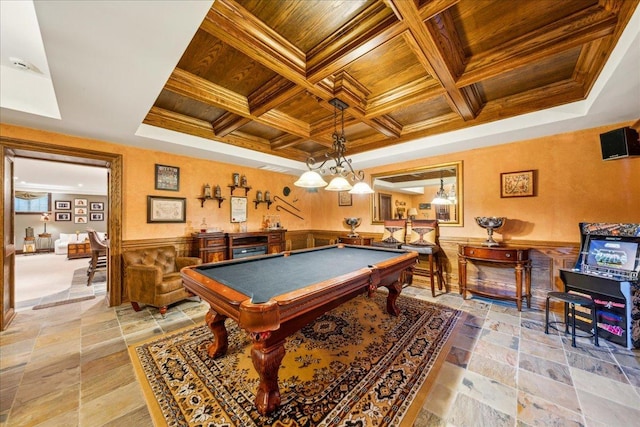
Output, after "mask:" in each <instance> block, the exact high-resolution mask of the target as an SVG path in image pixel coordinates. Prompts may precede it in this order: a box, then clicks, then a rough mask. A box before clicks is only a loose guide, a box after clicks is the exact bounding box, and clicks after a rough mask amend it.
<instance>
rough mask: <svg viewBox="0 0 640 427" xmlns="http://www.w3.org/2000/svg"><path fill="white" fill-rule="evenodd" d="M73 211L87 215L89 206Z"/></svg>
mask: <svg viewBox="0 0 640 427" xmlns="http://www.w3.org/2000/svg"><path fill="white" fill-rule="evenodd" d="M73 213H75V214H76V215H86V214H87V208H75V209H74V212H73Z"/></svg>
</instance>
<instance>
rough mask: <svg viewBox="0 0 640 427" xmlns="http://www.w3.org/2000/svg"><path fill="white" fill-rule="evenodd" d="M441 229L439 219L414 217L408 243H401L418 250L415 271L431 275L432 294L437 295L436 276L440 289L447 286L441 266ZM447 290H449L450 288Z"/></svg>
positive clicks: (405, 246) (406, 247)
mask: <svg viewBox="0 0 640 427" xmlns="http://www.w3.org/2000/svg"><path fill="white" fill-rule="evenodd" d="M438 237H439V229H438V220H435V219H414V220H413V221H411V233H410V235H409V238H408V239H407V240H408V241H407V243H405V244H403V245H401V246H400V247H401V248H402V249H406V250H411V251H416V252H418V266H417V267H416V268H415V270H414V272H415V274H417V275H421V276H429V279H430V280H431V296H433V297H435V296H436V291H435V277H436V276H437V277H438V289H439V290H442V287H443V285H444V286H445V288H447V284H446V282H445V281H444V277H443V275H442V268H441V266H440V262H439V261H440V260H439V256H438V254H439V252H440V246H439V245H438ZM446 292H449V290H448V288H447V289H446Z"/></svg>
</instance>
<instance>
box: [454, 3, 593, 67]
mask: <svg viewBox="0 0 640 427" xmlns="http://www.w3.org/2000/svg"><path fill="white" fill-rule="evenodd" d="M597 3H598V0H562V1H557V0H533V1H509V2H508V5H507V4H506V3H505V2H504V1H483V0H481V1H461V2H459V3H457V4H456V5H454V6H453V7H452V8H451V11H452V16H453V19H454V24H455V27H456V28H457V29H458V34H459V36H460V39H461V40H462V42H463V47H464V50H465V53H466V55H467V56H468V57H469V56H473V55H477V54H479V53H481V52H485V51H488V50H491V49H493V48H496V47H499V46H501V45H503V44H505V43H508V42H509V41H510V40H513V39H515V38H517V37H521V36H524V35H526V34H528V33H531V32H534V31H535V30H536V29H538V28H542V27H544V26H546V25H548V24H551V23H553V22H556V21H559V20H561V19H563V18H566V17H568V16H571V15H572V14H574V13H577V12H579V11H581V10H584V9H587V8H589V7H591V6H594V5H597ZM488 29H491V31H487V30H488Z"/></svg>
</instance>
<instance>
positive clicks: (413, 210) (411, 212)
mask: <svg viewBox="0 0 640 427" xmlns="http://www.w3.org/2000/svg"><path fill="white" fill-rule="evenodd" d="M407 215H409V216H410V217H414V216H418V209H416V208H409V211H408V212H407Z"/></svg>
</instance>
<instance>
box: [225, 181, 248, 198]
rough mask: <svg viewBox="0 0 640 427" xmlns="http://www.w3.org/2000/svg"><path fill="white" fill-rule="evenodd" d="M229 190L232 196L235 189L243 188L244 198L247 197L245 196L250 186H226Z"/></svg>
mask: <svg viewBox="0 0 640 427" xmlns="http://www.w3.org/2000/svg"><path fill="white" fill-rule="evenodd" d="M228 187H229V188H230V189H231V195H232V196H233V191H234V190H235V189H236V188H244V195H245V197H246V196H247V194H249V190H251V187H250V186H242V185H234V184H229V186H228Z"/></svg>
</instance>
